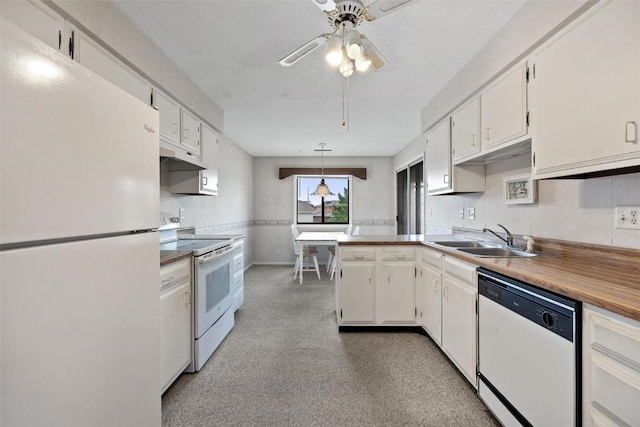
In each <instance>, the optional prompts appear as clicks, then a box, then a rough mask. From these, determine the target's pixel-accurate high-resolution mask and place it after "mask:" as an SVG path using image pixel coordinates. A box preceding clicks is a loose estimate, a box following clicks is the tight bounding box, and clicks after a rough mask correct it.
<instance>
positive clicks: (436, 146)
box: [425, 118, 452, 194]
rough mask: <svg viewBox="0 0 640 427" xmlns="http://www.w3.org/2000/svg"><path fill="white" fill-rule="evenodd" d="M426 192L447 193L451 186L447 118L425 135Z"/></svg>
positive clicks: (449, 142) (449, 139)
mask: <svg viewBox="0 0 640 427" xmlns="http://www.w3.org/2000/svg"><path fill="white" fill-rule="evenodd" d="M425 163H426V168H427V192H428V193H429V194H436V193H443V192H449V191H451V189H452V186H451V136H450V119H449V118H447V119H445V120H443V121H441V122H440V123H439V124H438V125H436V126H435V127H434V128H433V129H432V130H430V131H429V132H428V133H427V153H426V156H425Z"/></svg>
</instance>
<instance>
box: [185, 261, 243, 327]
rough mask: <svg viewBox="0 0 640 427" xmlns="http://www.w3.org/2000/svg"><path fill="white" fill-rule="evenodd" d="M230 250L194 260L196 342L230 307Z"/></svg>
mask: <svg viewBox="0 0 640 427" xmlns="http://www.w3.org/2000/svg"><path fill="white" fill-rule="evenodd" d="M232 261H233V255H232V252H231V251H226V252H224V253H222V254H216V253H209V254H205V255H202V256H199V257H196V258H195V259H194V269H195V274H194V276H195V278H196V280H195V313H194V320H195V338H196V339H198V338H200V337H202V335H204V333H205V332H206V331H207V330H208V329H209V328H210V327H211V326H212V325H213V324H214V323H215V322H216V321H217V320H218V319H219V318H220V316H222V315H223V314H224V312H225V311H227V310H228V309H229V308H230V307H231V293H230V289H231V263H232Z"/></svg>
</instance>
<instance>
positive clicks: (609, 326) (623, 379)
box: [582, 304, 640, 426]
mask: <svg viewBox="0 0 640 427" xmlns="http://www.w3.org/2000/svg"><path fill="white" fill-rule="evenodd" d="M582 352H583V354H582V360H583V377H582V387H583V400H582V402H583V404H582V410H583V425H584V426H637V425H640V405H639V403H640V322H638V321H636V320H632V319H629V318H625V317H623V316H620V315H618V314H614V313H611V312H608V311H606V310H603V309H600V308H597V307H593V306H590V305H588V304H584V310H583V346H582Z"/></svg>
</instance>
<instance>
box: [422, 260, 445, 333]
mask: <svg viewBox="0 0 640 427" xmlns="http://www.w3.org/2000/svg"><path fill="white" fill-rule="evenodd" d="M442 258H443V255H442V253H440V252H438V251H434V250H432V249H427V248H423V249H421V255H420V267H419V268H418V276H417V278H416V307H417V311H418V313H417V320H418V324H419V325H420V326H422V327H423V328H424V330H425V331H427V333H428V334H429V335H430V336H431V338H433V340H434V341H435V342H436V344H438V345H442V298H441V295H442Z"/></svg>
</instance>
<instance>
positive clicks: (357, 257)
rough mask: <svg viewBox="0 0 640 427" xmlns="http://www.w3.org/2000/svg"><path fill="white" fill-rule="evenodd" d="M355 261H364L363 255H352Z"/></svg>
mask: <svg viewBox="0 0 640 427" xmlns="http://www.w3.org/2000/svg"><path fill="white" fill-rule="evenodd" d="M353 257H354V258H355V259H364V254H353Z"/></svg>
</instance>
